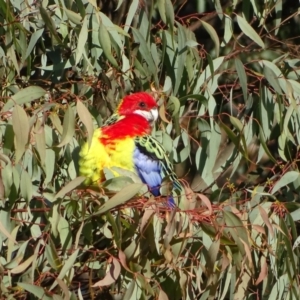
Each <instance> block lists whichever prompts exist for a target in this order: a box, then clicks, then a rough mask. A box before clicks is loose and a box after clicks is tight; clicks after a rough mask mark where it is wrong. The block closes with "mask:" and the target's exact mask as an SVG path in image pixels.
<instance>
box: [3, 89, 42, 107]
mask: <svg viewBox="0 0 300 300" xmlns="http://www.w3.org/2000/svg"><path fill="white" fill-rule="evenodd" d="M45 94H46V91H45V90H44V89H43V88H41V87H39V86H29V87H26V88H25V89H22V90H20V91H19V92H17V93H16V94H15V95H13V96H11V99H9V100H8V101H7V103H6V104H5V105H4V107H3V109H2V112H6V111H8V110H9V109H11V108H12V107H13V106H14V105H15V104H19V105H22V104H26V103H29V102H31V101H34V100H36V99H39V98H41V97H43V96H44V95H45Z"/></svg>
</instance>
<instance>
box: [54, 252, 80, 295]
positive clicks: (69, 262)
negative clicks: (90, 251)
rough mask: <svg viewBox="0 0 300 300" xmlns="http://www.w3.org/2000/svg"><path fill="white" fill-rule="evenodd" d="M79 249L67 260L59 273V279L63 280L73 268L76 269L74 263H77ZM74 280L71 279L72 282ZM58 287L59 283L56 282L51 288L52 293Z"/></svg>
mask: <svg viewBox="0 0 300 300" xmlns="http://www.w3.org/2000/svg"><path fill="white" fill-rule="evenodd" d="M78 252H79V249H77V250H75V251H74V252H73V253H72V255H71V256H70V257H69V258H68V259H67V260H66V262H65V263H64V266H63V267H62V269H61V271H60V272H59V274H58V276H57V278H59V279H63V278H64V277H65V276H66V274H67V272H69V271H70V270H71V269H72V268H74V263H75V261H76V258H77V256H78ZM71 279H72V278H69V280H71ZM56 285H57V281H55V282H54V283H53V284H52V286H51V287H50V289H49V290H50V291H51V290H53V289H54V288H55V287H56Z"/></svg>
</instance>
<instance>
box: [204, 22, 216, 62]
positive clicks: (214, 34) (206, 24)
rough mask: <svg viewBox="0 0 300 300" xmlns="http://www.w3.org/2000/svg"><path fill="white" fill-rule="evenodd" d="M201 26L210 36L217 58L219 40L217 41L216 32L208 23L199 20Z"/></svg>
mask: <svg viewBox="0 0 300 300" xmlns="http://www.w3.org/2000/svg"><path fill="white" fill-rule="evenodd" d="M201 24H202V25H203V27H204V28H205V30H206V31H207V32H208V34H209V35H210V37H211V39H212V40H213V42H214V43H215V46H216V54H215V56H216V57H219V54H220V40H219V36H218V34H217V32H216V30H215V29H214V28H213V27H212V26H211V25H210V24H209V23H206V22H204V21H203V20H201Z"/></svg>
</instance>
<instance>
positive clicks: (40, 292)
mask: <svg viewBox="0 0 300 300" xmlns="http://www.w3.org/2000/svg"><path fill="white" fill-rule="evenodd" d="M18 286H19V287H21V288H22V289H24V290H26V291H28V292H29V293H30V294H33V295H35V296H36V297H37V298H38V299H42V300H53V298H52V297H49V296H47V295H46V292H45V290H44V289H43V288H42V287H40V286H36V285H32V284H28V283H23V282H18Z"/></svg>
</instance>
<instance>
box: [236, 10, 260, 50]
mask: <svg viewBox="0 0 300 300" xmlns="http://www.w3.org/2000/svg"><path fill="white" fill-rule="evenodd" d="M236 18H237V22H238V24H239V26H240V28H241V30H242V31H243V32H244V34H245V35H246V36H247V37H249V38H250V39H251V40H252V41H253V42H255V43H256V44H258V45H259V46H260V47H262V48H265V44H264V42H263V41H262V39H261V38H260V36H259V35H258V34H257V32H256V31H255V30H254V29H253V28H252V27H251V25H250V24H249V23H248V22H247V21H246V19H245V18H243V17H241V16H239V15H237V16H236Z"/></svg>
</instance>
